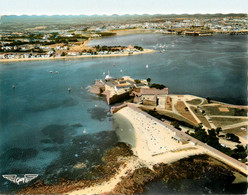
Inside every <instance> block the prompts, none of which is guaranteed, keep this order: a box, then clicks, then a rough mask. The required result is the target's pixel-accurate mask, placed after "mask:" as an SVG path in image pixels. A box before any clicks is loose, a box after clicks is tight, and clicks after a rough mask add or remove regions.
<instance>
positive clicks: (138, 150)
mask: <svg viewBox="0 0 248 195" xmlns="http://www.w3.org/2000/svg"><path fill="white" fill-rule="evenodd" d="M118 114H120V115H122V116H123V117H125V118H127V119H128V120H129V121H130V123H131V124H132V126H133V128H134V131H135V139H136V143H135V146H134V147H133V148H132V150H133V152H134V155H135V156H134V157H130V159H129V160H127V161H126V166H124V167H122V168H121V169H120V170H119V171H118V173H117V175H115V176H114V177H113V178H112V179H110V180H109V181H106V182H103V183H101V184H98V185H95V186H92V187H89V188H85V189H82V190H77V191H73V192H69V193H67V194H101V193H106V192H110V191H112V190H113V189H114V187H115V186H116V184H117V183H119V182H120V181H121V178H122V177H123V176H126V175H127V174H128V172H129V173H130V172H133V171H134V170H135V169H137V168H140V167H148V168H150V169H151V170H152V169H153V166H154V165H155V164H157V163H165V164H169V163H172V162H175V161H177V160H180V159H182V158H186V157H189V156H193V155H198V154H204V150H202V149H201V147H197V146H193V145H192V144H190V143H188V144H183V145H182V144H181V143H178V142H177V141H176V140H174V139H172V138H171V137H172V136H173V135H174V134H173V132H170V130H168V129H166V128H165V127H164V126H162V125H160V124H158V123H156V122H154V120H152V119H150V118H148V117H147V116H146V115H144V114H142V113H140V112H138V111H136V110H134V109H132V108H130V107H125V108H122V109H121V110H119V111H118Z"/></svg>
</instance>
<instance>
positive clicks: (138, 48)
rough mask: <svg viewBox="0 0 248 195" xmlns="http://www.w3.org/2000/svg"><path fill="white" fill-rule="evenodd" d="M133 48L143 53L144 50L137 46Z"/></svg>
mask: <svg viewBox="0 0 248 195" xmlns="http://www.w3.org/2000/svg"><path fill="white" fill-rule="evenodd" d="M134 48H135V49H137V50H140V51H143V50H144V49H143V47H141V46H137V45H135V46H134Z"/></svg>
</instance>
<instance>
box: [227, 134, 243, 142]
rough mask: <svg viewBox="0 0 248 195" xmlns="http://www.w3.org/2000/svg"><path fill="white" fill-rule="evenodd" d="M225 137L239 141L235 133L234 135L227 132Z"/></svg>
mask: <svg viewBox="0 0 248 195" xmlns="http://www.w3.org/2000/svg"><path fill="white" fill-rule="evenodd" d="M226 138H227V139H229V140H230V141H233V142H237V143H240V141H239V137H238V136H237V135H234V134H233V133H227V134H226Z"/></svg>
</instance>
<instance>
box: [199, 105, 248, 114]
mask: <svg viewBox="0 0 248 195" xmlns="http://www.w3.org/2000/svg"><path fill="white" fill-rule="evenodd" d="M219 107H224V106H202V109H203V110H205V111H206V113H207V114H208V115H224V116H247V110H244V109H239V108H228V109H229V112H221V111H220V110H219Z"/></svg>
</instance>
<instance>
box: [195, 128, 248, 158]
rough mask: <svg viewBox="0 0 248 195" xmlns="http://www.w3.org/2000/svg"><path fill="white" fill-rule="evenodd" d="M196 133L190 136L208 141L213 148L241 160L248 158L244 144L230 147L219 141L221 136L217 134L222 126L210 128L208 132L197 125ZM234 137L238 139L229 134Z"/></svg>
mask: <svg viewBox="0 0 248 195" xmlns="http://www.w3.org/2000/svg"><path fill="white" fill-rule="evenodd" d="M194 129H195V133H190V136H192V137H194V138H196V139H198V140H200V141H202V142H204V143H207V144H208V145H210V146H212V147H213V148H216V149H217V150H219V151H221V152H223V153H225V154H227V155H229V156H231V157H233V158H235V159H237V160H239V159H242V160H245V158H246V150H247V148H246V149H245V148H244V147H243V146H241V145H237V146H236V148H235V149H233V150H232V149H230V148H228V147H224V146H222V145H221V144H220V143H219V138H218V137H217V135H218V134H219V132H220V131H221V128H217V129H210V130H208V131H207V132H208V134H207V132H206V131H205V129H203V128H202V125H201V124H200V125H198V126H197V127H195V128H194ZM229 136H230V137H232V139H234V140H236V141H237V138H235V135H228V137H229Z"/></svg>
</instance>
